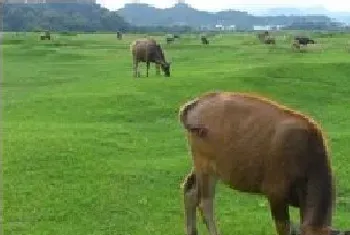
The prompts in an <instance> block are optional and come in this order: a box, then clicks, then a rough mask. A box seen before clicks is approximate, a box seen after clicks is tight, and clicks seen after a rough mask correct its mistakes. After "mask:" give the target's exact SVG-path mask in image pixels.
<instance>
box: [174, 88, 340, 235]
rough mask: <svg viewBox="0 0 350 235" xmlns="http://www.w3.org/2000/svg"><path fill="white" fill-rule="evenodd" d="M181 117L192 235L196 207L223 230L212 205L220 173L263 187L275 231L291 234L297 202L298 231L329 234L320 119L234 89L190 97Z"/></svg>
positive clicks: (329, 180) (242, 185) (331, 191)
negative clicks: (186, 147) (189, 160)
mask: <svg viewBox="0 0 350 235" xmlns="http://www.w3.org/2000/svg"><path fill="white" fill-rule="evenodd" d="M179 118H180V121H181V123H182V124H183V126H184V129H185V130H186V133H187V137H188V143H189V146H190V149H191V154H192V160H193V168H192V171H191V172H190V173H189V174H188V176H187V177H186V179H185V180H184V182H183V194H184V208H185V224H186V234H187V235H195V234H197V228H196V209H197V208H198V209H199V211H200V212H201V214H202V217H203V220H204V222H205V224H206V226H207V228H208V230H209V234H210V235H217V234H218V231H217V227H216V223H215V221H214V205H213V202H214V198H215V185H216V182H217V181H218V180H220V181H222V182H223V183H225V184H226V185H228V186H230V187H231V188H233V189H236V190H238V191H241V192H247V193H252V194H260V195H264V196H265V197H266V198H267V200H268V202H269V206H270V211H271V214H272V218H273V220H274V221H275V226H276V230H277V234H278V235H289V234H290V230H291V228H290V217H289V206H293V207H298V208H300V220H301V235H330V232H331V219H332V212H333V210H332V209H333V208H334V206H335V190H336V186H335V182H334V178H333V173H332V169H331V165H330V157H329V153H328V149H327V144H326V140H325V139H324V136H323V133H322V131H321V129H320V127H319V126H318V124H317V123H316V122H315V121H313V120H312V119H311V118H309V117H306V116H304V115H303V114H301V113H298V112H296V111H293V110H292V109H289V108H287V107H285V106H282V105H279V104H277V103H276V102H273V101H270V100H268V99H265V98H262V97H259V96H255V95H250V94H244V93H231V92H213V93H207V94H205V95H203V96H200V97H198V98H196V99H194V100H191V101H188V102H187V103H186V104H184V105H183V106H182V107H181V108H180V111H179ZM248 234H249V232H248Z"/></svg>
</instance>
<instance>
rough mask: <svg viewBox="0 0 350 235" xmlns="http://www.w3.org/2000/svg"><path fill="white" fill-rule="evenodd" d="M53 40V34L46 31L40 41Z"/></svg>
mask: <svg viewBox="0 0 350 235" xmlns="http://www.w3.org/2000/svg"><path fill="white" fill-rule="evenodd" d="M46 39H47V40H51V34H50V32H49V31H46V32H45V34H44V35H40V40H46Z"/></svg>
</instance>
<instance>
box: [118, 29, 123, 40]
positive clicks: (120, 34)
mask: <svg viewBox="0 0 350 235" xmlns="http://www.w3.org/2000/svg"><path fill="white" fill-rule="evenodd" d="M117 38H118V40H122V39H123V34H122V32H120V31H117Z"/></svg>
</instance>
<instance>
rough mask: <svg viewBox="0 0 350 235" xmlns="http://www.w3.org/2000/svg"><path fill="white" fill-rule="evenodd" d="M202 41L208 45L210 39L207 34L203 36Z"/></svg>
mask: <svg viewBox="0 0 350 235" xmlns="http://www.w3.org/2000/svg"><path fill="white" fill-rule="evenodd" d="M201 42H202V44H203V45H208V44H209V40H208V38H207V37H206V36H201Z"/></svg>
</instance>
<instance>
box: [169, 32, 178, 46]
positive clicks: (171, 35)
mask: <svg viewBox="0 0 350 235" xmlns="http://www.w3.org/2000/svg"><path fill="white" fill-rule="evenodd" d="M175 39H180V36H179V35H177V34H168V35H167V36H166V43H167V44H171V43H173V42H174V41H175Z"/></svg>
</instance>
